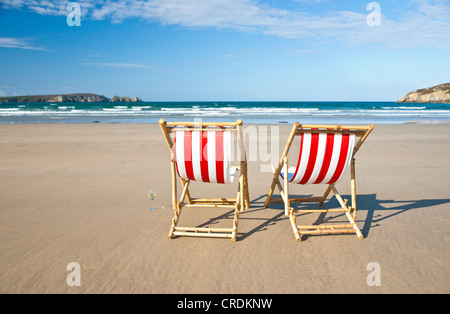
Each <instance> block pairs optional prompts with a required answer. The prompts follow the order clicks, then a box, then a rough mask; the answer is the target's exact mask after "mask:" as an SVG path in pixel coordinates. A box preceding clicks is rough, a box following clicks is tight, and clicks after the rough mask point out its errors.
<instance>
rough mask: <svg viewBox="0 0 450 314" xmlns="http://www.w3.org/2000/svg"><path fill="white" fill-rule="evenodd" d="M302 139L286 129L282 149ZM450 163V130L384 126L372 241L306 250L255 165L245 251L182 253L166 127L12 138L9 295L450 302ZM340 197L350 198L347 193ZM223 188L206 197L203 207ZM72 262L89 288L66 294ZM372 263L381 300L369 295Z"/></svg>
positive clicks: (362, 195) (216, 221)
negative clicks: (349, 296) (269, 200)
mask: <svg viewBox="0 0 450 314" xmlns="http://www.w3.org/2000/svg"><path fill="white" fill-rule="evenodd" d="M289 129H290V126H287V125H284V126H281V131H280V139H281V142H285V139H286V137H287V134H288V132H289ZM283 145H284V144H283V143H280V146H283ZM449 156H450V125H392V126H389V125H378V126H376V128H375V130H374V131H373V133H372V134H371V135H370V137H369V138H368V140H367V141H366V143H365V144H364V145H363V147H362V148H361V150H360V151H359V152H358V155H357V184H358V185H357V191H358V199H357V200H358V210H359V211H358V217H357V224H358V225H359V227H360V229H361V230H362V233H363V234H364V236H365V239H363V240H359V239H358V238H357V237H356V236H355V235H332V236H311V237H308V238H304V241H302V242H301V243H297V242H296V241H295V239H294V235H293V233H292V231H291V228H290V224H289V220H288V219H287V218H286V217H285V216H284V215H283V209H282V206H281V205H272V206H270V207H269V208H267V209H264V208H263V206H262V205H263V202H264V199H265V195H266V194H267V192H268V187H269V185H270V181H271V174H270V173H264V172H260V171H259V169H260V168H259V166H260V163H258V162H251V163H250V165H249V186H250V197H251V200H252V207H251V208H250V210H248V211H247V212H246V213H244V214H242V215H241V218H240V220H239V230H238V231H239V233H238V241H237V242H235V243H233V242H231V241H230V240H226V239H206V238H188V237H182V238H175V239H173V240H169V239H167V234H168V232H169V227H170V223H171V218H172V213H173V211H172V209H171V197H170V193H171V190H170V189H171V179H170V166H169V151H168V149H167V146H166V143H165V141H164V139H163V137H162V134H161V131H160V130H159V126H158V125H151V124H147V125H144V124H142V125H137V124H122V125H117V124H89V125H83V124H54V125H0V178H1V179H0V191H1V192H0V293H449V292H450V267H449V266H450V265H449V261H450V250H449V248H450V246H449V245H450V231H449V230H450V228H449V227H450V192H449V191H450V190H449V186H450V162H449ZM337 187H338V189H339V190H340V192H341V194H342V195H344V196H346V197H347V198H349V197H348V195H349V191H350V188H349V184H348V182H345V181H343V182H341V183H339V184H338V186H337ZM150 188H152V189H153V190H155V192H156V193H157V198H156V200H155V201H154V204H153V205H154V206H155V207H157V210H156V211H152V210H150V209H149V208H150V207H152V206H153V205H152V204H151V202H150V201H149V199H148V198H147V193H148V190H149V189H150ZM216 188H217V186H215V185H200V186H196V185H195V184H193V190H192V194H193V195H194V196H203V195H205V193H208V192H212V194H215V193H216V191H217V189H216ZM235 188H236V187H235V186H227V187H226V188H225V190H226V192H224V193H223V194H219V196H230V197H233V196H234V195H235ZM294 188H295V190H294ZM294 188H291V193H294V194H295V193H297V194H302V195H310V194H313V193H314V194H320V193H322V192H323V189H324V187H323V186H319V187H317V186H316V187H303V188H302V187H301V186H298V187H294ZM219 191H222V190H221V189H219ZM296 191H298V192H296ZM202 194H203V195H202ZM225 194H226V195H225ZM205 196H206V195H205ZM308 206H315V205H311V204H310V205H308ZM324 206H325V207H326V208H333V207H336V206H338V203H337V201H336V200H334V199H333V200H331V201H328V202H327V203H326V204H325V205H324ZM183 215H185V216H183ZM183 215H182V218H183V219H184V221H183V222H184V223H185V224H188V225H189V224H190V225H192V226H195V225H202V224H204V223H205V222H206V223H207V224H208V225H209V226H213V225H214V226H219V225H222V224H225V225H227V226H228V225H230V226H231V221H232V220H231V219H232V213H231V212H230V211H227V210H225V211H224V210H220V209H219V210H211V209H206V210H203V209H199V210H198V209H197V210H194V209H187V210H186V211H185V212H184V213H183ZM318 218H320V219H322V218H323V217H321V216H320V217H319V216H318V215H312V214H309V215H304V216H300V217H299V218H298V219H297V221H301V222H304V223H314V222H315V221H316V220H318ZM342 218H343V217H342V216H341V215H337V214H334V215H333V214H328V215H327V216H326V217H325V219H326V220H327V221H328V222H339V221H342ZM320 219H319V220H320ZM322 220H323V219H322ZM70 262H77V263H79V265H80V266H81V286H79V287H76V286H75V287H70V286H68V285H67V283H66V278H67V276H68V275H69V273H70V271H68V270H67V269H66V267H67V265H68V264H69V263H70ZM371 262H376V263H378V264H379V265H380V267H381V286H369V285H368V284H367V281H366V278H367V277H368V275H369V274H370V272H371V271H370V270H367V265H368V264H369V263H371Z"/></svg>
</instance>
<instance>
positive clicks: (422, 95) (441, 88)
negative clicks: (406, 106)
mask: <svg viewBox="0 0 450 314" xmlns="http://www.w3.org/2000/svg"><path fill="white" fill-rule="evenodd" d="M397 102H398V103H438V104H441V103H450V83H446V84H441V85H436V86H433V87H429V88H424V89H418V90H415V91H412V92H410V93H408V94H406V95H405V96H404V97H402V98H401V99H399V100H398V101H397Z"/></svg>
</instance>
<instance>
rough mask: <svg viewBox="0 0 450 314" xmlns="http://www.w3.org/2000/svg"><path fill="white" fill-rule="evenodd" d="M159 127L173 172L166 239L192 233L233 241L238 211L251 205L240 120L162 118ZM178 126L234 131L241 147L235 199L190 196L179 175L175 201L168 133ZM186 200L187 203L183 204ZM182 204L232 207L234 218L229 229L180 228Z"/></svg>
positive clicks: (187, 128)
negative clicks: (198, 120)
mask: <svg viewBox="0 0 450 314" xmlns="http://www.w3.org/2000/svg"><path fill="white" fill-rule="evenodd" d="M159 124H160V126H161V130H162V132H163V134H164V138H165V139H166V142H167V145H168V147H169V150H170V154H171V158H170V163H171V174H172V205H173V210H174V217H173V219H172V226H171V228H170V232H169V239H172V238H173V237H174V236H194V237H216V238H230V239H231V240H232V241H233V242H234V241H236V236H237V228H238V220H239V213H240V212H243V211H245V209H248V208H250V197H249V193H248V180H247V158H246V154H245V146H244V138H243V131H242V124H243V123H242V120H237V121H236V122H235V123H224V122H217V123H211V122H166V121H164V120H163V119H161V120H160V121H159ZM180 126H181V127H185V129H184V130H189V131H194V132H195V131H215V132H233V133H237V138H238V142H239V149H240V154H241V156H240V165H239V166H237V167H236V166H234V167H235V168H237V169H236V170H237V171H239V173H240V175H239V182H238V191H237V195H236V198H234V199H233V198H192V197H191V194H190V192H189V184H190V181H189V180H185V179H183V178H181V177H179V178H180V181H181V184H182V187H183V189H182V192H181V197H180V199H179V200H178V194H177V176H178V175H177V172H176V164H175V152H174V143H173V141H172V139H171V137H170V133H172V132H173V131H174V129H175V128H177V130H180ZM215 126H220V127H227V128H222V129H221V128H208V127H215ZM186 201H187V203H186ZM183 207H221V208H233V209H234V219H233V226H232V228H195V227H179V226H177V224H178V220H179V218H180V215H181V210H182V208H183Z"/></svg>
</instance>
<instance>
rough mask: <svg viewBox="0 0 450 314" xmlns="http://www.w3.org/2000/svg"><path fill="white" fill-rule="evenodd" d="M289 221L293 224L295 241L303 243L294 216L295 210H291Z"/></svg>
mask: <svg viewBox="0 0 450 314" xmlns="http://www.w3.org/2000/svg"><path fill="white" fill-rule="evenodd" d="M289 221H290V222H291V227H292V231H294V236H295V240H297V242H301V241H302V238H301V236H300V233H299V231H298V227H297V222H296V219H295V216H294V210H293V209H291V210H289Z"/></svg>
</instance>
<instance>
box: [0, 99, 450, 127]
mask: <svg viewBox="0 0 450 314" xmlns="http://www.w3.org/2000/svg"><path fill="white" fill-rule="evenodd" d="M160 119H165V120H166V121H194V120H197V121H199V120H201V121H204V122H209V121H214V122H229V121H236V120H237V119H242V120H243V121H244V123H246V124H284V123H293V122H295V121H298V122H300V123H306V124H328V123H329V124H372V123H373V124H407V123H450V104H429V103H427V104H417V103H414V104H412V103H407V104H405V103H401V104H400V103H395V102H283V101H277V102H272V101H220V102H214V101H212V102H140V103H112V102H107V103H81V102H77V103H14V104H0V124H21V123H157V122H158V121H159V120H160Z"/></svg>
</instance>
